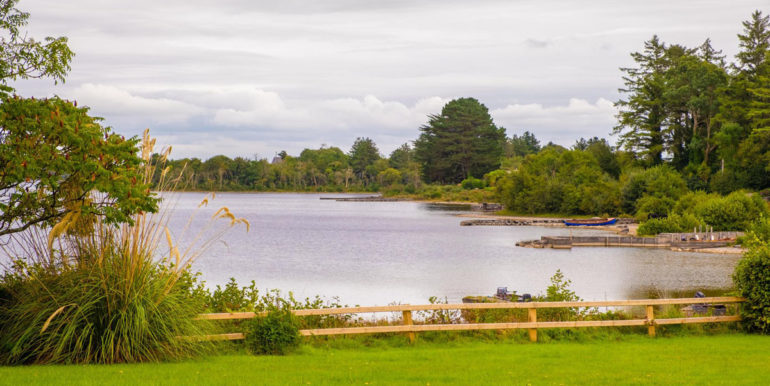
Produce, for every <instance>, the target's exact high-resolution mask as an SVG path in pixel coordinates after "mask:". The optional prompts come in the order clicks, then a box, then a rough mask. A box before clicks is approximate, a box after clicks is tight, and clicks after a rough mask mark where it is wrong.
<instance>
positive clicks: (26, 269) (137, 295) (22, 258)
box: [0, 132, 248, 364]
mask: <svg viewBox="0 0 770 386" xmlns="http://www.w3.org/2000/svg"><path fill="white" fill-rule="evenodd" d="M154 142H155V141H154V140H152V139H151V138H150V137H149V134H148V133H147V132H145V135H144V138H143V142H142V159H143V162H144V164H143V168H144V169H143V170H142V173H141V174H142V175H143V176H144V178H145V180H144V181H143V183H145V184H149V182H150V181H152V180H153V173H154V171H155V170H164V168H163V167H162V164H160V165H159V164H154V163H151V161H150V160H151V158H150V157H151V155H152V148H153V145H154ZM169 151H170V150H168V149H167V150H166V151H164V152H162V153H163V154H162V155H160V156H158V157H153V159H155V160H156V161H157V162H159V163H162V162H163V161H165V159H166V157H167V155H168V153H169ZM156 166H158V167H156ZM165 175H166V172H165V171H164V172H162V173H161V176H160V181H159V182H158V185H157V186H158V187H159V190H161V191H164V190H172V189H173V188H174V187H175V185H174V184H175V182H173V181H169V185H166V184H165V182H166V181H165V180H164V177H165ZM169 188H172V189H169ZM206 203H208V198H206V199H204V202H202V203H201V205H204V204H206ZM168 210H170V208H166V210H164V211H161V212H160V213H139V214H136V215H134V216H133V217H132V221H131V223H124V224H122V225H120V226H114V225H111V224H108V223H106V222H105V221H104V220H100V219H99V218H97V219H94V221H93V222H91V223H89V224H88V227H87V229H88V231H83V228H80V223H79V222H78V216H77V215H67V216H65V217H64V219H63V220H62V221H61V222H59V223H58V224H57V225H55V226H54V227H53V228H52V229H51V230H50V232H47V230H43V229H40V228H35V229H34V231H33V230H30V231H29V233H23V234H20V236H19V237H18V238H16V239H14V240H12V241H13V242H11V243H8V244H6V245H3V247H8V246H9V245H10V246H15V245H19V246H20V248H19V250H18V251H14V250H13V248H12V247H9V248H11V249H4V250H3V252H5V253H4V254H5V255H7V256H13V257H14V259H16V261H15V262H14V264H13V265H12V267H11V269H10V271H6V272H5V273H4V274H3V276H1V277H0V287H2V288H3V291H2V297H3V300H2V301H0V321H3V323H0V363H3V364H21V363H118V362H144V361H160V360H168V359H177V358H185V357H190V356H194V355H196V354H199V353H201V352H202V351H205V350H206V349H207V348H208V347H210V344H208V343H205V342H196V341H195V340H191V339H180V337H182V336H193V335H200V334H204V333H206V332H207V329H206V324H205V323H201V321H195V320H193V318H194V316H195V315H196V314H197V313H199V312H201V311H203V303H202V301H201V299H203V296H202V293H201V289H200V287H199V286H196V281H195V276H194V275H191V274H190V271H189V267H190V265H191V264H192V263H193V262H194V261H195V259H196V258H197V257H198V256H200V253H201V252H202V251H203V250H205V247H206V245H210V244H211V243H213V241H215V240H216V238H217V237H218V236H219V235H221V234H222V233H223V232H224V231H226V230H227V229H228V228H229V227H232V226H233V225H235V224H240V223H245V224H246V225H247V227H248V223H247V222H246V221H245V220H243V219H238V218H235V217H234V216H233V215H232V213H230V211H229V209H227V208H225V207H223V208H222V209H220V210H219V211H217V212H216V214H215V215H214V217H212V218H211V219H210V221H209V223H208V224H207V226H206V228H207V229H204V230H202V231H201V234H206V235H208V236H210V237H211V238H206V239H200V240H194V241H193V242H192V245H190V246H189V247H188V248H180V246H179V245H178V244H176V243H174V242H173V240H172V238H171V233H170V232H169V231H168V229H167V228H166V224H167V222H168V218H169V217H170V216H169V213H168ZM222 218H224V219H226V221H227V223H228V224H229V225H224V227H221V228H218V229H215V228H214V226H215V223H217V219H222ZM46 233H47V234H46ZM163 235H165V240H166V241H167V242H168V246H167V248H166V247H163V248H162V247H161V245H160V244H161V240H163V239H164V238H163ZM46 240H47V241H46ZM180 249H181V250H183V251H184V252H183V253H180ZM17 252H18V253H17Z"/></svg>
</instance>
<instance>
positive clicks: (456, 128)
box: [414, 98, 505, 183]
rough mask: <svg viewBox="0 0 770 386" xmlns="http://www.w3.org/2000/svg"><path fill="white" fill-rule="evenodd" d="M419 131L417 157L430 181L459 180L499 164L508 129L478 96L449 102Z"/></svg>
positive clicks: (448, 181) (478, 174)
mask: <svg viewBox="0 0 770 386" xmlns="http://www.w3.org/2000/svg"><path fill="white" fill-rule="evenodd" d="M420 131H422V134H420V137H419V138H418V139H417V141H415V144H414V146H415V156H416V158H417V160H418V162H420V164H421V167H422V172H423V176H424V177H425V179H426V180H427V181H428V182H444V183H458V182H460V181H462V180H463V179H465V178H467V177H472V176H474V177H481V176H483V175H484V174H485V173H487V172H490V171H492V170H494V169H496V168H498V167H499V166H500V158H501V156H502V153H503V145H504V142H505V129H503V128H498V127H497V126H495V124H494V122H493V121H492V117H491V116H490V115H489V110H487V107H486V106H484V105H483V104H481V103H479V101H477V100H476V99H473V98H460V99H455V100H452V101H450V102H448V103H447V104H446V105H445V106H444V108H443V109H442V110H441V114H439V115H431V116H430V120H429V121H428V124H427V125H424V126H422V127H421V128H420Z"/></svg>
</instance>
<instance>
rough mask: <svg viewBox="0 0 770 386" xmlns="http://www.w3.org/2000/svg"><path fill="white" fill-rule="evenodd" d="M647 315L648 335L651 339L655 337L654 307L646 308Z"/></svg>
mask: <svg viewBox="0 0 770 386" xmlns="http://www.w3.org/2000/svg"><path fill="white" fill-rule="evenodd" d="M645 309H646V313H647V335H649V336H650V337H651V338H654V337H655V309H654V308H653V306H646V307H645Z"/></svg>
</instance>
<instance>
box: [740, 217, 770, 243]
mask: <svg viewBox="0 0 770 386" xmlns="http://www.w3.org/2000/svg"><path fill="white" fill-rule="evenodd" d="M738 242H740V243H741V244H742V245H743V246H744V247H746V248H753V247H760V246H762V245H765V244H770V217H768V216H762V217H760V218H758V219H756V220H755V221H753V222H752V223H751V224H749V227H748V228H747V229H746V234H745V235H744V236H743V237H741V238H740V239H739V240H738Z"/></svg>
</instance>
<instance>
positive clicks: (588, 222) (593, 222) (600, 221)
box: [564, 217, 618, 227]
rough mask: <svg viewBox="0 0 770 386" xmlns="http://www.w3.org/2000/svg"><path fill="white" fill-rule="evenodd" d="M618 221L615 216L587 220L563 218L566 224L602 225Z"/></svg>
mask: <svg viewBox="0 0 770 386" xmlns="http://www.w3.org/2000/svg"><path fill="white" fill-rule="evenodd" d="M617 221H618V219H617V218H614V217H613V218H591V219H587V220H564V225H566V226H588V227H590V226H594V227H595V226H602V225H612V224H614V223H616V222H617Z"/></svg>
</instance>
